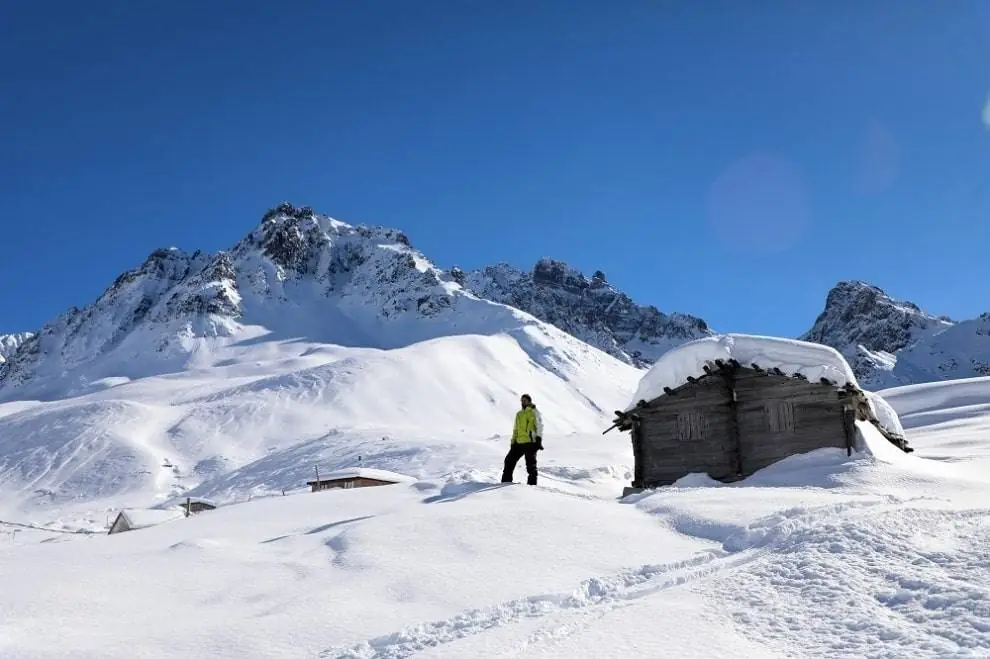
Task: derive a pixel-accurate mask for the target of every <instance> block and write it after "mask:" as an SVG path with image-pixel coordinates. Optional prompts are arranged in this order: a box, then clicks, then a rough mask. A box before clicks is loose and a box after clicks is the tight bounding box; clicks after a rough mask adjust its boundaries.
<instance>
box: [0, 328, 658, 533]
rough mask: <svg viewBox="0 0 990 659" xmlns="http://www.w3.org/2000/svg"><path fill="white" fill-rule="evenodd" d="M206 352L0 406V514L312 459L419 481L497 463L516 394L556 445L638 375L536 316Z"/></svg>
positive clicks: (211, 492)
mask: <svg viewBox="0 0 990 659" xmlns="http://www.w3.org/2000/svg"><path fill="white" fill-rule="evenodd" d="M214 358H215V359H216V360H217V362H218V363H219V364H220V365H215V366H212V367H210V368H203V369H190V370H186V371H181V372H176V373H171V374H166V375H160V376H152V377H146V378H142V379H136V380H133V381H130V380H128V381H122V382H120V383H117V384H114V385H113V386H105V387H102V388H96V389H94V390H93V391H90V392H89V393H86V394H84V395H80V396H75V397H71V398H67V399H63V400H58V401H49V402H35V403H25V402H17V403H7V404H0V446H2V447H3V450H2V451H0V510H2V509H3V508H7V509H8V510H9V509H17V508H20V509H23V510H33V509H38V508H46V509H52V510H60V509H63V508H65V507H66V506H76V508H78V509H79V510H85V511H87V512H86V513H85V515H86V516H89V517H92V516H94V515H95V519H97V521H99V522H100V523H102V517H103V515H102V514H97V513H98V511H99V510H102V509H105V508H106V507H108V506H120V505H128V506H135V505H151V504H153V503H155V502H158V501H162V500H165V499H167V498H169V497H174V496H179V495H182V494H184V493H191V494H195V495H199V496H209V497H217V498H219V499H222V500H230V499H236V498H245V497H247V496H257V495H259V494H266V493H271V492H280V491H281V490H282V489H283V488H290V489H291V488H296V487H300V486H303V485H304V483H305V481H306V480H307V479H308V478H310V477H311V476H312V475H313V473H314V468H315V467H317V466H318V467H319V468H320V470H321V471H322V472H324V473H327V472H330V471H331V470H334V469H339V468H347V467H354V466H364V467H369V468H382V469H390V470H395V471H408V470H412V472H413V473H412V475H414V476H419V475H422V474H426V473H442V472H445V471H448V470H451V469H457V468H461V469H467V468H471V467H474V466H476V465H491V464H496V463H499V462H500V461H501V458H502V454H503V453H504V451H505V449H506V442H507V439H506V437H507V436H508V433H509V431H510V430H511V427H512V426H511V424H512V419H513V414H514V413H515V410H516V409H517V408H518V405H519V403H518V398H519V395H520V394H521V393H523V392H524V391H525V392H529V393H530V394H531V395H532V396H533V399H534V401H535V402H536V404H537V405H538V406H539V408H540V409H541V410H542V412H543V415H544V418H545V419H546V421H545V423H546V426H547V429H548V430H547V438H546V439H547V444H548V445H554V444H559V443H561V442H566V441H568V439H567V438H568V436H569V435H571V434H573V433H577V432H582V433H586V432H587V431H588V429H589V428H597V427H602V428H604V427H605V426H607V425H608V423H607V422H606V421H605V419H606V416H607V413H608V412H607V411H608V410H610V409H613V408H614V407H615V405H617V404H619V403H620V402H621V401H623V400H625V399H626V398H627V397H628V396H629V395H630V393H631V392H632V388H633V387H634V386H635V383H636V379H637V377H638V373H639V372H638V371H637V370H636V369H634V368H632V367H630V366H628V365H626V364H623V363H621V362H619V361H618V360H616V359H614V358H612V357H611V356H609V355H606V354H604V353H602V352H600V351H598V350H596V349H594V348H591V347H590V346H586V345H584V344H581V343H580V342H578V341H577V340H576V339H573V338H571V337H569V336H567V335H566V334H564V333H563V332H560V331H559V330H555V329H554V328H551V327H548V326H545V325H542V324H532V325H530V326H526V327H522V328H519V329H518V330H513V331H510V332H506V333H500V334H494V335H491V336H483V335H464V336H449V337H441V338H437V339H433V340H428V341H422V342H419V343H415V344H412V345H410V346H407V347H403V348H395V349H391V350H381V349H372V348H349V347H342V346H333V345H326V344H314V343H309V342H303V341H284V342H273V343H262V344H259V345H255V346H247V347H243V346H242V347H241V348H231V349H229V350H225V351H224V350H218V351H217V352H216V353H215V354H214ZM397 466H399V467H402V469H395V467H397ZM595 466H598V465H595ZM77 504H78V506H77ZM94 511H96V512H94Z"/></svg>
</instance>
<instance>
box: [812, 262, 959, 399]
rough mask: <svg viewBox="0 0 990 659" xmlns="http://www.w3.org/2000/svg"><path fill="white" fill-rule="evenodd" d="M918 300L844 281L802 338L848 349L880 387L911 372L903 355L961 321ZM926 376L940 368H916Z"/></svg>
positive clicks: (863, 378)
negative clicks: (928, 370)
mask: <svg viewBox="0 0 990 659" xmlns="http://www.w3.org/2000/svg"><path fill="white" fill-rule="evenodd" d="M955 324H956V323H955V321H953V320H951V319H950V318H947V317H945V316H936V315H934V314H931V313H928V312H926V311H924V310H922V309H921V308H920V307H918V305H916V304H914V303H912V302H905V301H901V300H895V299H894V298H892V297H890V296H889V295H887V293H885V292H884V291H883V290H882V289H880V288H878V287H876V286H874V285H872V284H869V283H866V282H862V281H841V282H839V283H838V284H836V285H835V287H833V288H832V290H831V291H829V293H828V296H827V297H826V299H825V309H824V310H823V311H822V313H821V314H820V315H819V316H818V318H817V319H816V320H815V323H814V325H813V326H812V328H811V329H810V330H809V331H808V332H806V333H805V334H804V335H803V336H801V337H800V338H801V339H803V340H805V341H814V342H816V343H823V344H825V345H828V346H831V347H833V348H835V349H836V350H838V351H839V352H841V353H842V354H843V355H845V357H846V359H847V360H849V362H850V364H851V365H852V367H853V370H854V372H855V373H856V377H857V378H858V379H859V380H860V383H861V384H863V385H864V386H868V387H869V386H872V387H879V386H884V385H889V384H891V383H896V382H900V381H901V380H902V379H903V378H906V377H910V376H908V375H907V373H905V370H906V367H905V366H903V365H902V366H901V367H900V368H898V363H899V362H900V360H901V355H902V354H903V352H904V351H905V350H907V349H913V348H914V347H916V346H917V345H918V344H925V343H926V342H929V341H932V340H933V339H934V338H935V337H937V336H939V335H940V334H942V333H943V332H945V331H946V330H948V329H950V328H952V327H953V326H954V325H955ZM914 376H915V377H922V379H924V380H931V379H940V378H939V377H938V376H937V373H935V372H932V373H925V374H921V373H914Z"/></svg>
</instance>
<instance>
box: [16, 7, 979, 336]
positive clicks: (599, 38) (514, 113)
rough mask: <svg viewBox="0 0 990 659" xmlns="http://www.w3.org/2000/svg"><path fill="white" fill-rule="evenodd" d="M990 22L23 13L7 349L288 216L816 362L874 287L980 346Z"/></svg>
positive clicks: (890, 15) (890, 13) (712, 15)
mask: <svg viewBox="0 0 990 659" xmlns="http://www.w3.org/2000/svg"><path fill="white" fill-rule="evenodd" d="M811 5H814V6H811ZM986 7H987V6H986V5H981V4H979V2H978V1H973V2H962V1H960V2H930V1H922V0H879V1H878V2H871V3H860V2H855V1H853V0H835V1H832V2H821V3H795V2H789V1H784V0H765V1H764V2H759V3H752V2H739V1H738V0H706V2H698V3H690V2H677V1H674V0H653V1H652V2H647V1H644V2H635V1H633V0H624V1H623V2H618V3H603V2H594V1H591V0H588V1H578V0H568V1H566V2H565V1H564V0H560V1H559V2H552V1H550V0H545V1H543V2H536V3H533V2H528V1H524V0H506V1H499V2H481V1H480V0H476V1H472V0H444V1H443V2H441V1H440V0H425V1H421V2H402V1H398V0H396V1H395V2H379V1H374V0H372V1H369V2H361V3H357V2H354V3H350V2H329V1H324V0H312V1H311V2H294V1H291V0H280V1H279V2H243V3H242V2H233V1H232V0H228V1H227V2H211V3H202V2H192V1H188V0H182V1H174V2H168V3H147V2H141V3H138V2H127V1H125V0H117V1H111V0H105V1H103V2H94V3H79V2H69V1H66V2H62V1H61V0H47V1H45V2H34V1H31V0H8V1H7V2H5V3H3V5H2V6H0V83H2V84H0V88H2V89H3V90H4V92H3V93H2V94H0V120H2V121H0V156H2V157H0V223H2V229H0V281H2V282H3V286H2V287H0V330H4V329H5V330H21V329H31V328H35V327H37V326H39V325H40V324H41V323H43V322H44V321H46V320H47V319H49V318H51V317H52V316H54V315H56V314H58V313H60V312H61V311H63V310H64V309H65V308H67V307H68V306H70V305H77V306H82V305H84V304H86V303H88V302H90V301H91V300H92V299H94V298H95V297H96V296H97V295H99V293H100V292H102V290H103V289H105V288H106V287H107V286H108V285H109V284H110V283H111V282H112V281H113V279H114V278H115V277H116V276H117V275H118V274H119V273H120V272H121V271H123V270H125V269H128V268H131V267H134V266H136V265H138V264H139V263H140V262H141V261H142V260H143V259H144V258H145V257H146V256H147V255H148V254H149V253H150V252H151V251H152V250H153V249H155V248H156V247H160V246H168V245H176V246H179V247H182V248H184V249H188V250H190V251H192V250H194V249H204V250H210V251H213V250H217V249H222V248H226V247H229V246H230V245H232V244H233V243H235V242H236V241H237V240H238V239H239V238H241V237H242V236H243V235H244V234H245V233H247V232H248V231H249V230H250V229H251V228H252V227H253V226H254V225H255V224H256V223H257V222H258V221H259V220H260V218H261V215H262V214H263V213H264V211H265V210H266V209H267V208H269V207H271V206H273V205H275V204H276V203H278V202H280V201H282V200H289V201H292V202H293V203H296V204H298V205H310V206H312V207H314V208H315V209H316V210H318V211H319V212H324V213H327V214H330V215H332V216H334V217H337V218H339V219H342V220H345V221H348V222H351V223H365V224H381V225H387V226H394V227H398V228H401V229H403V230H404V231H406V232H407V233H408V234H409V236H410V238H411V239H412V242H413V244H414V245H415V246H416V247H418V248H420V249H421V250H423V251H424V252H425V253H426V254H427V255H428V256H429V257H430V258H431V259H433V260H434V261H435V262H436V263H437V264H438V265H441V266H443V267H449V266H451V265H455V264H456V265H460V266H461V267H463V268H472V267H478V266H481V265H484V264H487V263H491V262H495V261H508V262H511V263H514V264H516V265H518V266H521V267H527V268H528V267H531V266H532V264H533V263H534V262H535V261H536V259H538V258H539V257H541V256H552V257H554V258H557V259H560V260H564V261H567V262H569V263H571V264H572V265H574V266H575V267H578V268H580V269H583V270H585V271H586V272H587V273H588V274H590V273H591V272H593V271H594V270H595V269H601V270H603V271H604V272H605V273H606V275H607V276H608V278H609V279H610V280H611V281H612V282H614V283H615V284H616V285H618V286H619V287H621V288H623V289H624V290H626V291H627V292H629V293H630V294H631V295H632V296H633V297H634V298H635V299H637V300H638V301H640V302H643V303H652V304H655V305H657V306H658V307H659V308H660V309H661V310H664V311H675V310H676V311H685V312H690V313H694V314H697V315H700V316H702V317H703V318H705V319H706V320H708V321H709V323H710V324H712V325H713V326H714V327H715V328H716V329H719V330H724V331H739V332H757V333H766V334H776V335H783V336H794V335H797V334H799V333H801V332H803V331H804V330H805V329H807V328H808V327H809V326H810V325H811V323H812V322H813V320H814V318H815V316H816V315H817V314H818V313H819V312H820V310H821V308H822V305H823V303H824V297H825V294H826V292H827V291H828V289H829V288H830V287H831V286H832V285H833V284H834V283H835V282H836V281H838V280H840V279H848V278H856V279H866V280H869V281H872V282H874V283H876V284H877V285H879V286H881V287H883V288H885V289H887V290H888V291H889V292H890V293H891V294H892V295H895V296H899V297H904V298H907V299H911V300H914V301H915V302H917V303H919V304H920V305H921V306H923V307H925V308H927V309H929V310H931V311H934V312H937V313H945V314H949V315H952V316H955V317H967V316H975V315H976V314H978V313H980V312H983V311H987V310H990V302H988V301H987V300H986V295H985V286H986V284H985V282H986V281H987V280H988V278H990V259H988V258H986V254H987V250H988V238H990V214H988V211H990V152H988V148H990V143H988V141H987V140H988V139H990V135H988V134H987V128H986V126H984V125H983V124H982V123H981V112H982V109H983V105H984V103H985V100H986V97H987V93H988V92H990V70H988V69H987V67H986V62H987V61H988V60H987V56H988V54H990V52H988V51H990V39H988V37H990V9H987V8H986Z"/></svg>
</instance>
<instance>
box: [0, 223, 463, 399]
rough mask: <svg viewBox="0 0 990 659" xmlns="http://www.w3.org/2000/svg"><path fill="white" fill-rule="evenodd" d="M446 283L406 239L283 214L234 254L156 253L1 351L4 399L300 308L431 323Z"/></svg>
mask: <svg viewBox="0 0 990 659" xmlns="http://www.w3.org/2000/svg"><path fill="white" fill-rule="evenodd" d="M441 275H442V273H441V271H440V270H439V269H437V268H436V267H434V266H433V265H432V264H430V263H429V262H428V261H427V260H426V259H425V258H423V257H422V256H421V255H420V254H419V253H418V252H416V251H415V250H414V249H413V248H412V247H411V245H410V243H409V239H408V238H407V237H406V236H405V234H403V233H402V232H401V231H397V230H394V229H387V228H379V227H364V226H357V227H354V226H350V225H348V224H345V223H343V222H339V221H336V220H333V219H331V218H329V217H326V216H320V215H317V214H316V213H314V212H313V210H312V209H310V208H308V207H302V208H296V207H294V206H292V205H291V204H287V203H284V204H280V205H278V206H276V207H275V208H272V209H271V210H269V211H268V212H266V213H265V214H264V216H263V218H262V221H261V223H260V224H259V225H258V226H257V227H256V228H255V229H254V230H253V231H252V232H251V233H250V234H248V235H247V236H246V237H245V238H244V239H242V240H241V241H239V242H238V243H237V244H236V245H234V246H233V247H232V248H231V249H230V250H228V251H222V252H218V253H217V254H214V255H208V254H204V253H202V252H198V251H197V252H195V253H193V254H191V255H190V254H186V253H185V252H183V251H181V250H179V249H176V248H169V249H157V250H155V251H154V252H152V253H151V255H149V256H148V258H147V259H146V260H145V261H144V263H142V264H141V265H140V266H138V267H137V268H134V269H133V270H129V271H127V272H125V273H123V274H121V275H120V276H119V277H117V279H116V280H115V281H114V283H113V284H112V285H111V286H110V287H109V288H108V289H107V290H106V291H104V293H103V294H102V295H101V296H100V297H99V298H98V299H97V300H96V301H94V302H93V303H92V304H90V305H88V306H86V307H85V308H83V309H75V308H73V309H70V310H68V311H67V312H65V313H63V314H62V315H60V316H59V317H57V318H55V319H53V320H52V321H50V322H49V323H47V324H46V325H45V326H44V327H43V328H42V329H41V330H40V332H39V333H38V334H37V335H36V336H34V337H33V338H30V339H23V340H20V341H19V345H21V347H20V348H19V349H18V350H16V352H15V351H14V350H13V348H12V347H11V348H9V349H8V348H4V353H3V354H4V355H5V358H6V354H7V353H8V352H9V353H10V360H9V362H8V363H5V364H3V370H2V371H0V393H2V392H3V391H4V390H7V391H9V390H10V389H11V388H16V387H18V386H20V385H22V384H24V383H26V382H28V381H30V380H32V379H37V378H39V377H44V376H51V375H52V374H54V373H68V372H71V371H72V370H73V369H74V368H77V367H80V366H82V365H83V364H85V363H87V362H91V361H93V360H96V359H99V358H101V357H103V356H105V355H108V354H110V353H111V352H114V351H118V352H119V351H120V350H122V349H124V348H126V350H125V352H126V353H128V354H130V356H131V358H132V359H133V360H134V361H135V362H138V361H142V360H144V361H147V359H146V357H147V356H148V354H150V353H160V354H162V355H167V354H171V353H174V352H175V351H179V352H181V350H182V349H183V347H182V344H183V342H184V341H186V340H188V339H195V338H202V337H222V336H225V335H229V334H230V333H231V332H233V331H236V325H237V323H239V322H241V321H245V320H250V319H245V316H246V315H248V316H250V314H251V313H260V314H261V317H262V318H263V319H265V322H271V321H273V320H274V321H277V320H278V319H279V317H280V316H281V314H282V311H281V310H283V309H284V310H287V311H292V312H294V313H295V314H296V316H295V318H300V317H304V316H305V315H306V313H305V310H306V308H307V307H310V308H312V310H313V311H314V313H313V314H312V315H319V314H320V313H321V312H320V311H319V309H318V306H312V305H314V304H315V305H329V306H334V305H337V306H339V305H341V304H343V305H344V306H346V305H348V304H349V305H351V306H352V307H354V308H357V309H359V310H360V311H361V312H363V313H364V312H366V313H370V314H372V315H374V314H377V315H378V317H380V318H381V319H395V318H397V317H399V316H402V315H404V314H416V315H418V316H420V317H424V318H426V317H435V316H437V315H438V314H441V313H443V312H444V311H445V310H449V309H451V308H452V307H453V306H454V302H455V300H454V297H453V295H452V293H451V291H450V290H448V284H447V282H444V281H442V280H441ZM331 297H333V298H334V300H332V301H328V298H331ZM369 310H370V311H369ZM10 343H13V341H12V340H11V341H10ZM4 345H7V344H4ZM152 356H153V355H152ZM118 361H121V359H118ZM123 361H127V359H123Z"/></svg>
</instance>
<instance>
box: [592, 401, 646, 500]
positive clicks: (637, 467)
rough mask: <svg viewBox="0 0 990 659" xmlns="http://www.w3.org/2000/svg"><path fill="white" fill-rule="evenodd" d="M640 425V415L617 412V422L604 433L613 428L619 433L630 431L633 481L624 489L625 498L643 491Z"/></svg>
mask: <svg viewBox="0 0 990 659" xmlns="http://www.w3.org/2000/svg"><path fill="white" fill-rule="evenodd" d="M639 425H640V418H639V415H638V414H635V413H631V412H623V411H621V410H616V411H615V421H613V422H612V425H611V426H609V427H608V429H606V430H605V432H603V433H602V434H603V435H604V434H605V433H607V432H609V431H610V430H612V428H618V429H619V432H624V431H626V430H628V431H630V432H629V434H630V438H631V439H632V449H633V480H632V483H630V484H629V486H628V487H624V488H622V496H623V497H626V496H628V495H630V494H636V493H638V492H642V491H643V439H642V436H641V435H640V432H639Z"/></svg>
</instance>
